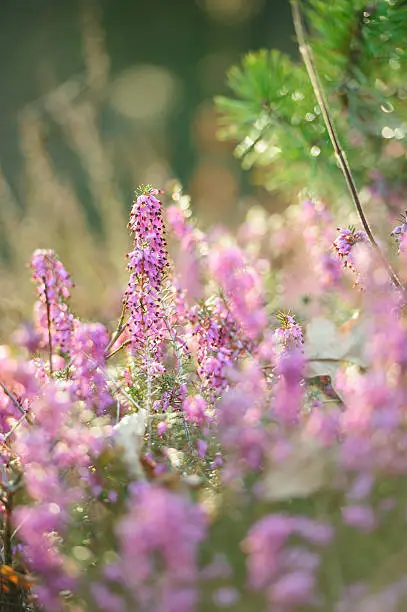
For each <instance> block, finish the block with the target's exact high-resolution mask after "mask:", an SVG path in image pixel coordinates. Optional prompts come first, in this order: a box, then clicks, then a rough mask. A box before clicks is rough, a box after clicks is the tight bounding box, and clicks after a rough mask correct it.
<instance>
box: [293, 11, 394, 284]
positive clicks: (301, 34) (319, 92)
mask: <svg viewBox="0 0 407 612" xmlns="http://www.w3.org/2000/svg"><path fill="white" fill-rule="evenodd" d="M291 8H292V14H293V22H294V29H295V34H296V36H297V40H298V45H299V50H300V53H301V55H302V58H303V60H304V64H305V67H306V69H307V72H308V76H309V79H310V81H311V85H312V88H313V90H314V94H315V97H316V99H317V102H318V105H319V107H320V109H321V113H322V117H323V119H324V123H325V127H326V129H327V132H328V135H329V138H330V141H331V143H332V146H333V149H334V152H335V155H336V157H337V160H338V163H339V166H340V169H341V171H342V174H343V175H344V177H345V180H346V184H347V186H348V189H349V191H350V194H351V196H352V200H353V203H354V205H355V207H356V210H357V211H358V214H359V217H360V220H361V222H362V225H363V228H364V230H365V232H366V234H367V236H368V238H369V241H370V243H371V245H372V246H373V248H374V249H375V250H376V252H377V254H378V255H379V257H380V259H381V261H382V262H383V264H384V265H385V267H386V268H387V271H388V273H389V276H390V278H391V280H392V282H393V284H394V285H395V286H396V287H398V288H403V287H402V284H401V282H400V280H399V278H398V276H397V274H396V273H395V272H394V270H393V268H392V266H391V265H390V263H389V262H388V261H387V259H386V257H385V256H384V254H383V252H382V250H381V249H380V247H379V245H378V244H377V242H376V240H375V237H374V236H373V233H372V230H371V229H370V226H369V223H368V221H367V218H366V216H365V213H364V211H363V208H362V204H361V202H360V199H359V194H358V190H357V188H356V183H355V180H354V178H353V176H352V172H351V169H350V167H349V164H348V162H347V160H346V157H345V153H344V151H343V149H342V147H341V144H340V142H339V138H338V135H337V133H336V129H335V125H334V123H333V119H332V115H331V112H330V110H329V106H328V101H327V99H326V96H325V92H324V89H323V87H322V84H321V81H320V79H319V76H318V72H317V69H316V66H315V62H314V58H313V54H312V50H311V47H310V46H309V44H308V43H307V40H306V34H305V28H304V24H303V20H302V17H301V10H300V4H299V0H291Z"/></svg>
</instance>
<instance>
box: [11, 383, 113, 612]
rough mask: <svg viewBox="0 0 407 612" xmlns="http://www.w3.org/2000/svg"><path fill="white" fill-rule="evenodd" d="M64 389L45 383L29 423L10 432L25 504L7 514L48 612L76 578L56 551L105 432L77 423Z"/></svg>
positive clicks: (75, 411)
mask: <svg viewBox="0 0 407 612" xmlns="http://www.w3.org/2000/svg"><path fill="white" fill-rule="evenodd" d="M73 399H74V398H73V397H72V392H71V390H70V387H69V386H68V385H64V384H61V383H60V382H57V381H55V382H54V381H49V382H47V383H46V384H45V385H44V386H43V388H42V392H41V394H39V395H38V396H37V397H36V398H34V399H33V401H32V403H31V409H30V413H31V415H32V419H33V423H32V424H31V425H30V426H28V425H27V424H21V425H20V427H19V428H18V429H17V430H16V432H15V446H14V448H15V451H16V452H17V453H18V456H19V458H20V460H21V462H22V464H23V465H24V481H25V486H26V491H27V493H28V495H29V497H30V499H31V501H28V502H27V501H26V502H25V505H24V506H17V507H16V508H15V509H14V511H13V518H14V521H15V526H16V527H17V526H19V538H20V539H21V540H22V542H23V544H24V545H25V546H24V551H25V552H26V556H27V562H28V565H29V567H30V568H31V570H32V571H34V572H36V574H37V575H38V576H39V577H40V579H41V581H40V584H38V585H37V586H35V587H34V591H35V592H36V594H37V595H38V597H39V598H40V601H41V603H43V604H44V606H45V608H46V609H47V610H49V611H50V612H54V611H55V612H59V611H60V610H62V603H61V600H60V592H61V591H63V590H74V588H75V585H76V578H73V577H72V572H70V571H69V570H68V569H67V565H66V558H65V556H64V554H63V553H62V551H61V546H60V544H61V540H63V538H64V535H65V533H66V530H67V528H68V525H69V521H70V517H69V512H70V508H71V506H72V505H74V504H77V503H78V502H80V501H81V500H83V498H84V496H85V486H86V485H87V483H89V482H90V476H91V472H90V469H89V468H90V466H91V465H92V463H93V459H94V457H95V455H97V454H98V453H99V452H100V451H101V450H102V448H103V445H104V436H106V432H105V431H103V430H102V429H101V428H99V430H97V431H96V430H94V429H92V428H89V427H88V426H87V425H86V424H84V423H82V421H81V419H80V415H81V411H80V410H79V407H78V406H77V405H75V403H74V401H73Z"/></svg>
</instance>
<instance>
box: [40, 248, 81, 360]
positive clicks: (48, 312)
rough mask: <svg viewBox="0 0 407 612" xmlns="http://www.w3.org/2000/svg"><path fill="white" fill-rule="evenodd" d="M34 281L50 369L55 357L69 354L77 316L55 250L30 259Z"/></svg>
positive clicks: (43, 251) (63, 270)
mask: <svg viewBox="0 0 407 612" xmlns="http://www.w3.org/2000/svg"><path fill="white" fill-rule="evenodd" d="M31 268H32V278H33V281H34V282H35V284H36V285H37V295H38V302H37V304H36V309H35V314H36V323H37V327H38V330H39V332H40V333H41V334H42V343H43V346H46V345H48V348H49V354H50V368H51V371H52V354H53V353H54V352H57V351H59V352H60V353H62V354H65V353H69V350H70V344H71V337H72V332H73V327H74V317H73V315H72V314H71V313H70V312H69V309H68V305H67V300H68V299H69V297H70V288H71V287H72V281H71V279H70V277H69V274H68V272H67V271H66V270H65V268H64V266H63V265H62V263H61V262H60V261H59V259H58V258H57V256H56V255H55V253H54V251H52V250H45V249H38V250H36V251H34V253H33V256H32V259H31Z"/></svg>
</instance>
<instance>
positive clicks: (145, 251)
mask: <svg viewBox="0 0 407 612" xmlns="http://www.w3.org/2000/svg"><path fill="white" fill-rule="evenodd" d="M158 193H159V191H158V190H157V189H148V188H147V189H146V190H145V193H143V194H142V195H139V196H138V198H137V200H136V201H135V203H134V205H133V208H132V211H131V214H130V221H129V224H128V227H129V228H130V230H131V231H132V233H133V235H134V242H133V250H132V251H131V252H130V253H129V254H128V256H127V257H128V269H129V270H130V272H131V274H130V279H129V282H128V285H127V289H126V292H125V295H124V301H125V303H126V305H127V310H128V311H129V314H130V319H129V331H130V338H131V345H132V348H133V351H134V352H136V353H137V354H138V355H139V356H141V357H142V359H143V361H144V363H145V364H146V363H147V361H149V360H151V363H152V362H157V363H158V362H159V361H160V358H161V349H162V340H163V337H164V335H165V325H164V322H163V312H162V305H161V295H160V294H161V289H162V283H163V280H164V276H165V273H166V269H167V266H168V259H167V245H166V241H165V238H164V224H163V220H162V213H161V202H160V201H159V200H158V199H157V198H156V197H155V196H156V195H157V194H158Z"/></svg>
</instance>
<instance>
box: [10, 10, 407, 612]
mask: <svg viewBox="0 0 407 612" xmlns="http://www.w3.org/2000/svg"><path fill="white" fill-rule="evenodd" d="M356 4H357V3H356ZM356 4H350V3H349V2H348V1H347V2H345V0H340V2H338V7H340V8H341V10H339V8H338V15H339V17H341V18H343V19H344V24H345V17H346V20H348V17H349V15H348V13H346V14H345V13H344V12H343V11H342V9H344V8H347V9H349V10H350V9H352V11H350V12H351V13H352V14H353V16H354V17H355V15H356V16H357V17H358V18H359V19H361V23H360V24H359V28H360V30H361V32H359V33H358V37H359V38H360V40H359V38H358V39H357V40H358V45H359V46H360V48H359V46H357V47H356V48H357V53H356V51H355V53H356V59H355V62H360V64H361V65H363V66H364V67H365V69H366V70H367V71H368V70H370V68H371V64H370V62H372V61H373V60H374V58H375V57H376V55H375V54H378V53H379V52H380V53H382V52H387V53H390V60H392V61H396V59H397V58H398V57H399V56H400V53H399V51H395V50H393V48H392V46H391V45H390V48H389V49H388V48H387V47H385V48H384V49H383V46H382V42H383V40H382V37H381V36H380V35H379V42H378V43H377V44H378V48H377V49H376V48H375V47H374V45H373V42H372V40H371V39H370V37H371V36H373V37H375V36H376V37H377V32H378V30H377V28H378V27H379V26H380V23H382V22H386V23H387V22H389V23H390V25H391V27H392V28H394V34H393V35H392V36H391V37H390V39H391V40H392V42H394V44H397V45H400V44H402V40H403V39H402V38H398V36H399V29H400V23H403V21H402V18H403V16H405V8H404V3H396V2H381V1H379V2H377V7H376V6H375V7H368V8H366V10H364V12H363V13H362V14H361V13H360V10H361V8H360V7H359V5H358V4H357V6H356ZM310 7H311V9H310V10H311V13H310V17H309V18H310V20H311V23H313V24H314V27H316V28H317V31H319V30H318V28H325V27H328V25H327V23H326V20H323V17H324V16H326V9H325V5H322V4H320V3H317V2H314V1H313V2H311V3H310ZM335 10H336V9H335ZM386 11H387V12H386ZM396 11H400V12H398V13H397V12H396ZM293 14H294V21H295V25H296V31H297V36H298V38H299V42H300V44H301V45H302V52H303V54H304V60H305V65H306V68H307V70H308V73H309V77H310V83H311V84H310V85H308V81H306V80H304V92H305V93H304V99H305V97H306V96H307V97H306V101H307V103H310V101H311V99H312V96H313V95H314V94H315V95H316V97H317V101H314V100H312V104H314V106H315V104H317V106H316V108H319V110H320V112H317V111H315V113H316V115H317V116H318V117H321V122H320V123H319V132H320V133H321V134H322V133H324V134H325V135H328V137H329V140H326V138H325V136H324V138H325V140H326V142H325V148H324V150H323V151H322V148H321V156H322V157H323V156H324V155H325V150H326V152H327V153H326V154H327V155H328V156H329V155H330V154H329V153H328V151H329V148H328V144H329V141H330V142H331V143H332V144H333V145H334V151H335V152H336V153H337V155H338V158H339V166H340V169H342V173H343V178H345V179H346V183H347V186H348V188H349V190H350V195H351V201H353V204H354V205H355V212H356V213H357V214H358V217H357V216H356V214H352V213H351V212H349V211H350V206H348V207H344V208H341V207H332V210H330V209H329V207H328V205H327V204H325V203H323V202H322V201H320V200H319V199H317V198H316V196H310V194H309V193H307V194H305V195H300V197H299V200H298V203H296V204H293V205H291V206H290V207H289V208H288V209H287V210H286V211H285V213H283V214H282V215H273V216H271V217H270V218H267V216H266V214H265V212H264V211H261V210H259V209H253V210H250V211H248V214H247V217H246V219H245V221H244V223H243V224H242V226H241V227H240V228H239V229H238V231H237V232H236V233H235V234H232V233H231V232H230V231H228V230H227V229H225V228H214V229H212V230H207V231H206V232H205V231H203V230H202V229H201V228H199V225H198V223H197V222H196V221H195V220H194V218H193V215H192V214H191V209H190V201H189V198H188V196H186V195H185V194H183V192H182V189H181V187H180V186H179V185H177V184H176V185H173V188H172V190H170V191H169V192H167V193H163V192H162V191H160V190H159V189H157V188H155V187H151V186H146V187H144V186H142V187H140V188H139V189H138V190H137V192H136V196H135V201H134V204H133V207H132V210H131V214H130V221H129V225H128V229H129V233H130V234H131V240H132V244H131V247H130V250H129V253H128V256H127V268H128V269H127V272H128V283H127V287H123V300H122V311H121V314H120V313H116V314H117V315H118V322H117V324H116V325H110V326H109V327H108V328H107V327H105V326H103V325H102V324H101V323H97V322H93V323H90V322H86V321H83V320H82V319H81V316H80V313H76V312H75V313H74V312H73V311H72V307H71V304H70V297H71V293H73V292H74V291H75V288H74V287H73V284H72V281H71V279H70V276H69V274H68V273H67V271H66V270H65V268H64V266H63V264H62V263H61V261H60V260H59V259H58V257H57V256H56V254H55V253H54V252H53V251H52V250H46V251H44V250H39V251H35V252H34V254H33V258H32V261H31V266H30V267H31V270H32V277H33V281H34V283H35V285H36V291H37V302H36V304H35V306H34V318H33V325H32V327H25V328H24V329H22V330H20V331H19V333H17V334H14V335H13V341H10V345H9V346H4V347H1V349H0V407H1V420H0V423H1V428H2V429H1V446H2V449H1V454H0V473H1V481H0V482H1V487H0V503H1V509H2V530H1V537H2V548H1V565H0V577H1V588H2V597H3V600H4V602H5V603H4V609H7V608H6V607H5V606H9V607H10V609H12V605H13V604H15V605H20V608H21V609H30V608H31V609H39V610H41V609H43V610H46V611H49V612H54V611H55V612H59V611H64V610H65V611H70V612H79V610H81V611H82V610H95V611H102V612H126V611H128V610H138V611H140V612H152V611H154V612H171V611H174V612H175V611H177V612H194V611H200V610H202V611H206V610H208V611H209V610H223V609H229V610H233V611H236V612H243V610H248V609H249V610H256V611H257V610H258V611H259V612H263V611H265V610H270V611H273V612H276V611H277V612H295V611H310V612H311V611H313V610H323V611H326V612H328V611H329V612H331V611H335V612H345V611H346V612H347V611H348V610H352V611H353V610H354V611H358V612H364V611H369V612H371V611H374V610H377V611H382V610H386V611H387V610H389V611H394V612H401V611H402V610H404V609H405V608H406V605H407V576H406V573H405V568H404V564H403V561H404V559H405V555H406V547H407V540H406V538H404V532H405V522H406V512H407V487H406V483H405V476H406V472H407V459H406V457H407V454H406V450H407V428H406V411H405V405H406V397H407V382H406V381H407V376H406V370H405V368H407V349H406V347H407V322H406V313H405V310H406V308H405V307H406V289H405V283H406V281H407V278H406V273H405V256H406V248H405V219H404V218H402V223H401V224H400V225H398V226H397V227H396V228H395V229H394V230H393V232H392V234H393V236H391V232H390V231H389V232H388V234H389V236H388V239H389V240H388V244H385V243H384V241H383V239H381V240H378V239H376V237H375V234H374V233H373V230H372V229H371V225H370V223H369V220H368V217H367V215H366V212H365V208H364V201H363V198H362V197H361V195H360V192H359V191H358V190H357V189H356V183H355V179H354V177H353V175H352V172H351V166H350V164H349V162H348V160H347V158H346V157H345V156H344V155H343V151H342V148H341V147H339V145H338V143H339V139H338V136H337V134H336V128H335V125H334V117H336V114H335V113H334V115H332V114H331V110H330V107H329V106H328V103H327V101H326V98H325V93H324V86H323V84H322V81H320V78H319V74H318V71H317V68H316V65H315V63H314V52H315V57H316V59H318V60H319V66H320V69H321V71H322V73H323V75H324V77H323V78H324V79H327V78H328V76H327V75H331V76H330V77H329V78H331V79H333V80H334V79H338V78H340V77H339V76H338V75H340V74H342V73H341V72H340V71H341V70H342V69H343V67H342V68H341V66H339V65H338V66H335V65H332V66H331V65H330V64H324V63H323V62H322V60H321V59H320V58H319V55H318V53H320V52H321V49H320V46H321V45H318V44H317V43H318V37H317V39H316V40H313V41H312V48H311V47H310V46H308V43H307V38H306V33H305V30H304V25H303V16H302V14H301V13H300V12H299V6H298V3H297V2H296V1H295V0H293ZM335 14H336V13H335ZM376 17H377V19H378V20H376ZM379 17H384V18H385V19H379ZM366 19H367V22H365V20H366ZM346 23H348V21H346ZM358 23H359V22H358ZM404 23H405V22H404ZM344 24H342V25H344ZM369 24H370V25H371V29H370V25H369ZM365 28H367V29H366V32H365ZM345 29H346V28H345ZM341 32H342V30H341V29H340V28H338V31H336V29H331V37H330V38H329V41H328V42H327V50H328V51H329V54H328V51H327V54H328V55H329V57H332V58H336V55H335V50H336V49H338V48H339V47H336V46H335V45H337V44H338V39H337V36H339V35H340V34H341ZM372 32H373V33H372ZM342 34H343V32H342ZM340 40H342V39H340ZM388 40H389V39H388ZM362 43H363V44H366V47H367V49H366V53H365V51H364V47H363V44H362ZM379 43H380V44H379ZM355 44H356V42H355V41H353V42H352V45H355ZM304 45H305V46H304ZM352 48H353V47H352ZM398 48H399V47H397V49H398ZM259 57H260V59H261V58H263V59H264V57H265V56H264V54H260V56H259ZM271 57H274V58H275V57H276V56H271ZM390 60H389V61H390ZM261 61H263V60H261ZM285 61H286V60H284V62H285ZM399 63H400V62H399ZM400 65H401V64H400ZM255 66H256V67H255ZM273 66H274V69H275V70H276V72H277V75H275V76H276V79H277V77H278V66H277V64H272V67H273ZM284 66H285V69H286V70H287V73H288V74H291V68H290V65H289V64H286V63H285V64H284ZM269 67H270V66H268V68H269ZM328 68H329V70H330V72H327V71H328ZM252 69H253V70H255V71H257V72H256V75H257V77H261V65H260V66H259V65H257V64H256V62H254V61H253V60H252V59H251V60H250V61H249V63H248V67H247V70H248V72H247V71H246V72H239V73H238V75H239V77H238V80H239V87H243V86H245V87H246V85H247V92H248V93H247V95H248V97H249V98H250V85H253V82H254V81H253V78H252V77H253V74H251V73H250V70H252ZM297 69H298V70H297ZM346 70H348V71H350V70H352V71H355V74H356V75H359V76H360V73H359V72H358V71H356V67H355V66H353V65H352V66H351V67H349V66H347V67H346ZM258 71H260V72H258ZM297 72H298V74H300V73H301V74H303V73H302V69H300V67H299V66H297V67H295V69H293V74H292V79H293V80H294V79H295V78H296V76H297ZM352 74H353V72H352ZM272 76H273V73H272V74H270V80H269V81H267V82H268V83H274V82H273V80H272V78H271V77H272ZM280 76H281V75H280ZM393 76H394V75H392V73H390V77H389V78H390V81H391V83H392V85H391V86H392V87H393V86H394V87H395V83H393V81H392V78H393ZM257 77H256V78H257ZM368 77H369V78H368ZM267 78H269V77H267ZM301 78H302V77H301ZM377 78H379V76H377ZM380 78H383V79H384V78H386V74H385V73H383V72H380ZM369 79H371V80H369ZM260 80H261V79H260ZM276 82H277V81H276ZM245 83H246V85H245ZM372 83H373V85H372ZM369 85H370V86H372V87H373V88H374V87H375V86H376V80H375V79H373V75H370V73H368V74H367V76H366V81H365V82H364V87H366V88H368V86H369ZM287 86H288V85H287ZM400 87H401V86H400ZM328 93H330V92H328ZM345 93H346V92H345ZM345 93H343V94H342V95H345ZM281 95H283V94H281ZM346 95H347V96H348V97H349V98H350V97H351V93H349V92H348V93H347V94H346ZM352 96H353V94H352ZM297 98H298V96H297ZM291 99H292V101H294V102H296V101H300V98H298V99H297V100H295V99H293V98H292V97H291ZM302 99H303V98H301V100H302ZM362 102H363V101H361V104H362ZM370 102H371V103H372V104H373V102H372V100H370ZM290 104H291V103H290ZM347 104H350V102H349V100H348V102H347ZM229 106H234V105H233V104H231V102H230V101H229ZM288 106H289V105H287V112H290V109H289V108H288ZM234 108H236V109H238V108H240V107H239V105H236V106H234ZM245 108H246V107H245ZM241 110H242V109H241ZM246 110H247V108H246ZM255 110H256V107H255V106H254V107H253V116H252V121H253V122H254V123H256V122H257V121H259V120H260V119H259V117H260V115H258V109H257V110H256V112H255ZM243 111H244V109H243V110H242V113H243ZM372 113H373V109H372ZM239 117H241V119H242V125H241V128H242V129H243V124H244V129H247V125H248V122H247V119H245V118H244V113H243V114H242V115H239ZM342 119H343V118H342ZM307 121H308V120H307ZM318 121H319V119H318ZM315 125H317V124H315ZM273 126H274V127H275V130H274V128H273ZM338 126H339V127H340V128H341V127H342V123H341V121H339V122H338ZM252 127H253V126H252ZM257 127H258V126H257ZM254 128H256V126H254ZM256 129H257V128H256ZM395 129H396V128H395ZM325 131H326V133H325ZM267 134H268V136H269V137H270V138H271V140H270V142H273V140H272V139H273V138H280V137H281V138H283V131H281V132H279V130H278V126H276V125H275V124H270V125H268V127H267ZM291 135H292V134H291ZM288 136H290V134H289V135H288ZM288 136H287V138H288ZM305 137H306V138H308V136H307V134H305V136H304V138H305ZM321 138H322V136H321ZM290 142H291V145H292V144H293V141H290ZM290 142H288V144H287V145H286V146H287V152H288V156H287V157H288V159H287V160H286V162H285V163H290V148H289V145H290ZM273 146H276V145H273ZM284 146H285V144H284V143H283V144H281V147H282V151H283V150H284ZM307 146H308V145H307ZM312 146H316V145H312ZM335 147H336V148H335ZM349 159H350V158H349ZM324 163H326V164H327V168H328V167H329V168H330V170H329V172H333V173H335V172H337V174H338V181H339V179H340V178H341V174H340V172H339V170H338V168H337V167H336V166H335V165H333V164H332V162H331V161H327V160H325V161H324ZM329 164H331V166H332V167H331V166H329ZM360 176H361V177H362V174H360ZM304 181H305V179H304ZM346 183H345V182H344V183H343V185H344V186H345V187H346ZM305 186H306V185H303V187H305ZM322 195H325V194H324V193H321V196H322ZM401 212H402V211H401ZM358 219H359V221H360V222H359V225H358V226H357V227H356V225H355V223H358ZM347 221H350V223H351V225H350V226H349V227H346V223H347ZM337 227H339V228H340V229H339V230H337V229H336V228H337ZM338 231H339V233H338ZM392 244H393V255H392V257H391V261H390V260H389V252H390V251H391V248H392V247H391V245H392ZM397 251H398V252H397ZM2 605H3V604H2Z"/></svg>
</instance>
